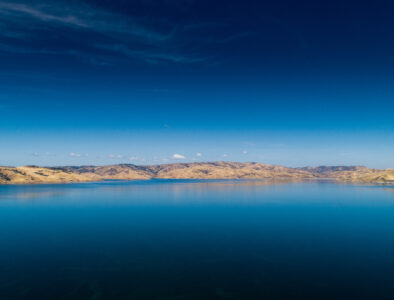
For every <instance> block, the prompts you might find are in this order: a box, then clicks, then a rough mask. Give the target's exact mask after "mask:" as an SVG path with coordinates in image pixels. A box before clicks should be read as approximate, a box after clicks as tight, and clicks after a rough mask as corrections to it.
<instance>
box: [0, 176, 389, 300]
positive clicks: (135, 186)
mask: <svg viewBox="0 0 394 300" xmlns="http://www.w3.org/2000/svg"><path fill="white" fill-rule="evenodd" d="M393 281H394V190H393V188H392V187H391V188H390V187H382V186H355V185H340V184H333V183H305V184H300V183H286V184H272V185H266V184H263V183H259V182H243V181H233V182H231V181H216V182H207V181H190V180H189V181H185V180H183V181H182V180H155V181H136V182H103V183H89V184H73V185H34V186H0V299H1V300H8V299H28V300H34V299H40V300H46V299H48V300H56V299H92V300H98V299H177V300H181V299H394V283H393Z"/></svg>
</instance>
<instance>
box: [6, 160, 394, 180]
mask: <svg viewBox="0 0 394 300" xmlns="http://www.w3.org/2000/svg"><path fill="white" fill-rule="evenodd" d="M152 178H167V179H278V180H298V181H301V180H313V179H333V180H337V181H343V182H364V183H372V182H375V183H394V170H392V169H387V170H380V169H370V168H367V167H364V166H319V167H303V168H288V167H284V166H278V165H270V164H262V163H255V162H248V163H237V162H220V161H219V162H196V163H173V164H162V165H146V166H138V165H133V164H117V165H107V166H65V167H38V166H24V167H0V184H30V183H31V184H32V183H69V182H89V181H100V180H106V179H120V180H135V179H152Z"/></svg>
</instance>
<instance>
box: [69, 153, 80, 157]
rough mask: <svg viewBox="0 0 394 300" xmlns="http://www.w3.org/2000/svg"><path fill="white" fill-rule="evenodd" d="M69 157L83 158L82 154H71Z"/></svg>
mask: <svg viewBox="0 0 394 300" xmlns="http://www.w3.org/2000/svg"><path fill="white" fill-rule="evenodd" d="M68 155H69V156H70V157H81V156H82V154H80V153H74V152H70V153H69V154H68Z"/></svg>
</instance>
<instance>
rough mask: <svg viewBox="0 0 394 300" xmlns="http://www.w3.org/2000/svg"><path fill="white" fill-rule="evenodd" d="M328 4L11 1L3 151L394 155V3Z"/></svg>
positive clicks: (2, 8) (103, 158) (112, 156)
mask: <svg viewBox="0 0 394 300" xmlns="http://www.w3.org/2000/svg"><path fill="white" fill-rule="evenodd" d="M320 2H321V1H270V2H268V1H236V0H229V1H193V0H177V1H175V0H165V1H160V2H159V3H158V1H150V0H135V1H124V0H119V1H105V0H101V1H98V0H96V1H93V0H91V1H82V0H80V1H59V0H51V1H26V0H24V1H23V0H22V1H2V0H0V113H1V114H0V115H1V117H0V165H25V164H39V165H82V164H112V163H135V164H153V163H164V162H175V161H177V162H189V161H216V160H230V161H258V162H264V163H274V164H282V165H288V166H304V165H323V164H328V165H338V164H344V165H354V164H356V165H360V164H362V165H367V166H370V167H378V168H390V167H391V168H394V155H393V154H394V120H393V119H394V114H393V112H394V55H393V53H394V18H392V16H393V13H394V3H393V2H392V1H346V0H345V1H326V3H320ZM174 154H177V155H175V156H174ZM182 157H184V158H182Z"/></svg>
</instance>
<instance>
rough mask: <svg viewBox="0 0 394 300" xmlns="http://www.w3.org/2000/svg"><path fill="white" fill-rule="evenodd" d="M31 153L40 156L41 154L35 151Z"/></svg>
mask: <svg viewBox="0 0 394 300" xmlns="http://www.w3.org/2000/svg"><path fill="white" fill-rule="evenodd" d="M31 155H33V156H40V154H39V153H38V152H33V153H32V154H31Z"/></svg>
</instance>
